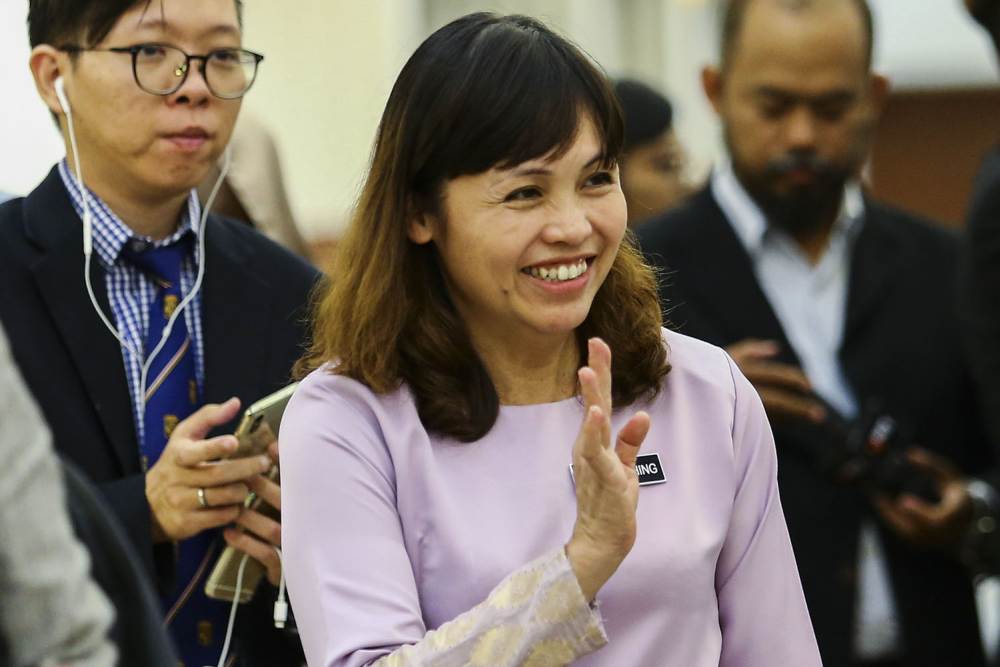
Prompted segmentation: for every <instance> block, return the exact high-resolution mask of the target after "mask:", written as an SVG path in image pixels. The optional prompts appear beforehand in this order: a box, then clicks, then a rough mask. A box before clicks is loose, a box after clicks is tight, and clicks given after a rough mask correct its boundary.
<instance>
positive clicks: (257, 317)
mask: <svg viewBox="0 0 1000 667" xmlns="http://www.w3.org/2000/svg"><path fill="white" fill-rule="evenodd" d="M206 234H207V235H206V237H205V254H206V261H207V266H206V272H205V278H204V283H203V287H202V323H203V332H204V349H205V400H206V402H212V403H214V402H222V401H224V400H226V399H227V398H229V397H230V396H238V397H239V398H240V399H241V400H242V401H243V403H244V405H247V404H249V403H250V402H252V401H255V400H257V399H258V398H260V397H262V396H264V395H266V394H268V393H270V392H272V391H274V390H276V389H278V388H280V387H282V386H283V385H285V384H287V383H288V382H289V377H290V371H291V366H292V364H293V362H294V361H295V359H296V358H297V357H298V356H299V354H300V353H301V351H302V350H301V346H302V343H303V341H304V339H305V322H306V312H305V305H306V303H307V301H308V295H309V293H310V291H311V290H312V288H313V286H314V285H315V283H316V281H317V277H318V276H317V273H316V272H315V270H314V269H312V268H311V267H309V266H308V265H307V264H305V263H304V262H303V261H302V260H301V259H299V258H298V257H296V256H294V255H292V254H291V253H289V252H287V251H285V250H284V249H282V248H280V247H279V246H277V245H275V244H274V243H272V242H270V241H268V240H267V239H265V238H264V237H263V236H260V235H259V234H257V233H256V232H254V231H253V230H252V229H250V228H249V227H247V226H246V225H243V224H241V223H238V222H235V221H231V220H226V219H222V218H215V217H209V220H208V223H207V225H206ZM82 243H83V233H82V223H81V221H80V218H79V216H77V214H76V212H75V211H74V209H73V207H72V205H71V203H70V201H69V196H68V194H67V192H66V190H65V187H64V186H63V183H62V180H61V179H60V177H59V173H58V171H57V170H56V169H53V170H52V171H51V172H50V173H49V175H48V177H47V178H46V179H45V180H44V181H43V182H42V183H41V185H39V187H38V188H37V189H36V190H35V191H34V192H32V193H31V194H30V195H29V196H28V197H27V198H24V199H15V200H11V201H8V202H5V203H4V204H0V284H2V285H3V286H4V296H3V298H2V299H0V321H2V322H3V325H4V327H5V328H6V329H7V333H8V335H9V337H10V344H11V349H12V351H13V354H14V358H15V359H16V361H17V363H18V366H19V367H20V368H21V372H22V373H23V375H24V378H25V380H26V381H27V383H28V385H29V387H30V389H31V392H32V394H33V395H34V397H35V399H36V400H37V402H38V404H39V406H40V407H41V410H42V412H43V414H44V415H45V419H46V421H47V422H48V425H49V428H50V429H51V430H52V435H53V439H54V443H55V446H56V449H57V450H58V451H59V453H60V454H61V455H62V456H63V457H65V458H66V459H68V460H69V461H71V462H72V463H73V464H75V465H76V466H77V467H78V468H79V469H80V470H81V471H83V473H84V474H85V475H86V476H87V478H88V479H89V480H91V481H92V482H93V483H94V484H95V485H96V486H97V487H98V489H99V490H100V491H101V492H102V494H103V496H104V497H105V499H106V500H107V502H108V504H109V505H110V507H111V508H112V509H113V510H114V512H115V513H116V515H117V517H118V519H119V520H120V521H121V524H122V525H123V527H124V529H125V532H126V534H127V535H128V536H129V538H130V540H131V542H132V543H133V545H134V546H135V550H136V553H137V554H138V556H139V558H140V559H141V561H142V562H143V564H144V565H145V567H146V568H147V570H148V571H149V572H150V573H151V574H152V576H153V577H154V581H155V583H156V584H157V586H158V587H159V588H160V590H161V591H162V590H165V589H170V588H172V586H173V581H172V578H173V560H172V558H173V555H172V548H171V547H170V546H169V545H161V546H160V547H157V548H156V549H154V546H153V544H152V539H151V534H152V533H151V526H150V510H149V505H148V504H147V502H146V496H145V477H144V475H143V474H142V472H141V468H140V462H139V447H138V443H137V440H136V433H135V425H134V421H133V418H132V406H131V402H130V398H129V392H128V384H127V381H126V375H125V369H124V364H123V361H122V355H121V351H120V349H119V346H118V342H117V341H116V340H115V338H114V337H113V336H112V335H111V333H110V332H108V331H107V330H106V329H105V328H104V326H103V324H102V323H101V322H100V320H99V319H98V315H97V313H96V312H95V311H94V309H93V307H92V306H91V303H90V300H89V298H88V297H87V293H86V289H85V287H84V282H83V266H84V260H83V251H82ZM91 271H92V274H91V275H92V279H93V284H94V286H95V293H96V295H97V299H98V302H99V303H100V305H101V308H102V309H103V310H104V312H105V313H106V314H107V315H108V316H109V317H110V316H111V310H110V306H109V304H108V298H107V292H106V290H104V289H101V288H100V286H102V285H104V275H103V273H104V272H103V269H102V268H101V266H100V262H98V261H96V259H95V260H94V261H92V262H91ZM233 427H234V425H232V424H230V425H227V426H225V427H223V428H221V429H219V430H218V432H220V433H221V432H232V429H233ZM261 593H262V594H259V595H257V596H255V600H257V599H259V600H260V604H259V605H256V607H251V608H250V609H247V610H244V611H243V612H241V615H240V616H238V623H237V625H238V626H246V624H247V623H250V622H252V621H253V620H254V619H253V618H251V617H252V616H254V614H255V613H256V612H255V611H254V609H257V610H258V611H259V613H266V614H267V615H268V616H269V615H270V612H269V609H268V607H269V605H267V604H264V602H265V600H264V598H267V597H270V599H271V601H272V602H273V599H274V596H273V595H268V594H267V592H266V591H261ZM119 612H121V610H119ZM237 637H238V642H242V641H246V640H255V641H256V644H257V646H255V647H253V648H252V649H249V648H245V649H244V650H245V652H241V654H242V655H244V656H248V658H249V662H248V663H247V664H260V665H268V666H269V667H270V666H271V665H275V664H293V663H292V660H293V659H294V658H290V657H289V656H291V655H293V653H290V652H289V651H290V650H291V651H293V652H295V653H299V652H300V651H301V649H300V647H298V640H297V638H295V637H289V636H288V635H286V634H284V633H279V632H276V631H273V630H272V631H271V632H270V633H267V634H262V633H261V632H260V631H259V630H255V631H254V632H240V633H239V634H238V635H237ZM238 646H239V644H238ZM245 659H247V658H245Z"/></svg>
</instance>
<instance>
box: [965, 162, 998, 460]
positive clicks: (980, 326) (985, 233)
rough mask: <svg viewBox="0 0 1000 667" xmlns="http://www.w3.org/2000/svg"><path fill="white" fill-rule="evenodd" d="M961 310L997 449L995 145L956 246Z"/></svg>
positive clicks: (992, 439)
mask: <svg viewBox="0 0 1000 667" xmlns="http://www.w3.org/2000/svg"><path fill="white" fill-rule="evenodd" d="M962 260H963V261H962V271H961V277H962V280H961V285H960V289H961V294H960V303H961V305H962V316H963V320H964V322H963V323H964V329H965V334H966V342H967V344H968V346H969V353H970V356H971V357H972V358H973V359H975V360H976V365H975V367H974V370H975V373H976V379H977V380H978V382H979V386H980V390H981V391H980V396H981V401H982V402H981V404H982V406H983V412H984V414H985V415H986V418H987V425H988V427H989V433H990V440H991V441H992V444H993V447H994V449H995V450H996V451H998V452H1000V147H998V148H995V149H994V150H993V151H992V152H991V153H990V154H989V155H987V156H986V159H985V160H983V164H982V166H981V167H980V170H979V174H978V176H977V177H976V184H975V188H974V190H973V194H972V200H971V202H970V205H969V213H968V221H967V233H966V238H965V243H963V252H962Z"/></svg>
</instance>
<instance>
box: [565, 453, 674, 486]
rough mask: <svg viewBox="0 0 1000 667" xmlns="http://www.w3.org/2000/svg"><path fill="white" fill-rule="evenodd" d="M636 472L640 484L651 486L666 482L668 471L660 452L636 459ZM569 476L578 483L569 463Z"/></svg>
mask: <svg viewBox="0 0 1000 667" xmlns="http://www.w3.org/2000/svg"><path fill="white" fill-rule="evenodd" d="M635 472H636V474H638V475H639V486H649V485H651V484H665V483H666V481H667V473H666V472H664V470H663V465H661V464H660V455H659V454H643V455H642V456H639V457H638V458H636V460H635ZM569 476H570V479H572V480H573V483H574V484H576V477H574V476H573V464H572V463H571V464H569Z"/></svg>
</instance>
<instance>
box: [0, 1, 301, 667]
mask: <svg viewBox="0 0 1000 667" xmlns="http://www.w3.org/2000/svg"><path fill="white" fill-rule="evenodd" d="M240 10H241V7H240V2H239V0H140V1H138V2H137V1H136V0H30V2H29V18H28V22H29V31H30V39H31V44H32V47H33V51H32V54H31V60H30V66H31V71H32V74H33V75H34V78H35V82H36V85H37V88H38V91H39V94H40V96H41V97H42V99H43V101H44V102H45V103H46V104H47V105H48V107H49V109H50V110H51V111H52V113H53V114H54V115H55V116H56V118H57V120H58V123H59V127H60V129H61V131H62V134H63V137H64V140H65V144H66V151H67V159H65V160H63V161H62V162H60V163H59V164H58V165H56V167H54V168H53V170H52V171H51V173H50V174H49V175H48V177H47V178H46V179H45V180H44V181H43V182H42V183H41V184H40V185H39V186H38V188H37V189H36V190H35V191H34V192H33V193H31V194H30V195H28V197H27V198H24V199H15V200H13V201H9V202H6V203H5V204H3V205H0V280H2V283H3V285H4V291H5V295H4V298H3V299H2V300H0V319H2V320H3V324H4V326H5V327H6V328H7V329H8V333H9V336H10V339H11V347H12V350H13V353H14V356H15V358H16V360H17V362H18V364H19V365H20V367H21V369H22V371H23V373H24V375H25V378H26V380H27V382H28V384H29V386H30V388H31V390H32V392H33V394H34V395H35V398H36V399H37V401H38V403H39V405H40V406H41V408H42V411H43V413H44V415H45V417H46V419H47V421H48V423H49V425H50V427H51V429H52V432H53V435H54V440H55V444H56V447H57V449H58V450H59V452H60V453H61V454H62V455H63V456H64V457H66V458H67V459H69V460H71V461H73V462H74V463H75V464H76V465H77V466H78V467H79V468H81V469H82V470H83V471H84V472H85V473H86V474H87V475H88V477H89V478H90V479H91V480H92V481H93V482H95V483H96V485H97V486H98V487H99V488H100V489H101V491H102V492H103V493H104V495H105V497H106V499H107V500H108V501H109V504H110V506H111V507H112V508H113V510H114V512H115V514H116V515H117V518H118V519H120V521H121V523H122V524H123V526H124V527H125V529H126V532H127V533H128V535H129V536H130V538H131V541H132V543H133V545H134V546H135V548H136V551H137V552H138V555H139V556H140V558H141V559H142V561H143V562H144V563H145V565H146V566H147V568H148V570H149V572H150V574H151V576H152V577H153V578H154V581H155V582H156V584H157V585H158V586H159V589H160V591H161V594H162V602H163V605H164V611H165V612H166V621H167V623H168V626H169V629H170V632H171V635H172V636H173V638H174V641H175V643H176V644H177V646H178V649H179V653H180V654H181V658H182V659H183V661H184V664H186V665H187V666H188V667H203V665H208V664H213V665H214V664H216V663H217V662H218V660H219V656H220V652H221V650H222V647H223V644H224V643H225V640H226V634H227V633H226V629H227V621H228V612H229V605H228V604H227V603H222V602H218V601H214V600H209V599H208V598H206V597H205V596H204V594H203V592H202V590H203V586H204V579H205V577H206V575H207V573H208V571H210V570H211V567H212V565H213V564H214V562H215V559H216V558H217V556H218V553H219V551H220V550H221V548H223V547H225V546H226V544H229V545H232V546H234V547H236V548H237V549H239V550H241V551H243V552H244V553H246V554H248V555H249V556H250V557H252V558H255V559H257V560H259V561H260V562H261V563H263V564H264V565H265V566H266V568H267V574H268V579H269V580H270V582H271V583H272V584H277V583H278V578H279V576H280V561H279V556H278V553H277V552H276V550H275V546H276V545H278V544H279V543H280V525H279V523H278V522H276V521H272V520H271V519H269V518H267V517H265V516H264V515H262V514H260V513H257V512H255V511H251V510H247V509H244V508H243V501H244V499H245V498H246V496H247V494H248V493H249V492H250V491H253V492H255V493H256V494H257V495H259V496H261V497H263V498H264V499H265V500H267V501H268V502H270V503H272V504H274V505H275V506H276V507H279V508H280V497H279V494H278V487H277V485H276V484H274V483H272V482H270V481H268V480H267V479H266V478H265V477H263V476H262V473H264V472H265V471H266V470H268V469H269V468H270V467H271V466H272V464H273V461H274V460H276V458H277V449H276V447H273V446H272V449H271V455H270V456H257V457H248V458H242V459H232V460H227V458H226V457H227V455H228V454H229V453H231V452H232V451H233V449H234V447H235V445H236V443H235V439H234V438H233V437H232V436H230V435H225V434H227V433H232V431H233V427H234V420H235V419H236V417H237V416H238V413H239V410H240V401H242V402H243V403H245V404H246V403H249V402H252V401H254V400H256V399H258V398H260V397H261V396H264V395H266V394H268V393H271V392H272V391H274V390H276V389H278V388H280V387H281V386H282V385H283V384H285V383H286V382H287V381H288V377H289V374H290V369H291V365H292V363H293V362H294V360H295V359H296V358H297V357H298V355H299V353H300V346H301V341H302V340H303V337H304V317H303V315H304V307H305V304H306V303H307V300H308V293H309V291H310V290H311V289H312V287H313V285H314V283H315V281H316V279H317V274H316V272H315V271H314V270H313V269H312V268H311V267H309V266H307V265H306V264H305V263H303V262H302V261H301V260H300V259H298V258H296V257H294V256H293V255H291V254H290V253H288V252H286V251H284V250H283V249H281V248H279V247H278V246H277V245H275V244H273V243H271V242H270V241H268V240H266V239H265V238H264V237H262V236H260V235H258V234H257V233H255V232H253V231H252V230H251V229H249V228H248V227H247V226H246V225H243V224H240V223H236V222H233V221H230V220H225V219H221V218H216V217H214V216H206V215H203V211H202V210H201V208H200V206H199V203H198V199H197V197H196V195H195V193H194V191H193V188H195V186H197V185H198V184H199V183H200V182H201V181H202V180H203V179H204V177H205V175H206V174H207V173H208V172H209V170H211V169H212V168H213V167H214V166H215V165H216V162H217V161H218V160H219V159H220V158H221V157H222V156H223V154H224V150H225V146H226V144H227V142H228V141H229V137H230V134H231V132H232V129H233V125H234V123H235V121H236V118H237V115H238V113H239V110H240V105H241V99H242V97H243V95H245V94H246V93H247V91H248V90H249V89H250V87H251V86H252V85H253V83H254V80H255V78H256V75H257V69H258V66H259V65H260V63H261V61H262V60H263V56H261V55H259V54H256V53H253V52H252V51H247V50H245V49H243V48H242V44H241V41H242V26H241V11H240ZM237 399H238V400H237ZM210 436H214V437H210ZM109 592H110V594H111V595H110V597H112V599H114V597H115V595H114V591H109ZM274 599H275V598H274V594H273V592H272V591H268V590H264V589H263V588H262V589H261V590H258V591H257V594H256V595H255V596H254V600H253V602H252V603H250V605H244V607H245V608H243V609H242V610H241V611H240V612H239V614H238V619H237V621H238V622H237V627H236V639H235V646H236V649H237V653H238V656H239V660H240V661H241V662H239V663H238V664H242V665H267V666H268V667H271V666H273V665H295V664H301V662H302V659H301V648H300V647H299V644H298V640H297V638H295V637H293V636H291V635H286V634H285V633H281V632H278V631H276V630H274V628H273V623H272V621H271V614H272V605H273V603H274ZM118 613H119V615H122V614H128V613H129V610H127V609H118ZM226 664H234V663H231V662H227V663H226Z"/></svg>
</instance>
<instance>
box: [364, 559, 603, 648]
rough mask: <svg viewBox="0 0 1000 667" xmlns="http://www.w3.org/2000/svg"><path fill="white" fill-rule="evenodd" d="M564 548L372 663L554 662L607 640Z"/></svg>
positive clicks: (598, 614) (597, 646) (594, 608)
mask: <svg viewBox="0 0 1000 667" xmlns="http://www.w3.org/2000/svg"><path fill="white" fill-rule="evenodd" d="M607 641H608V639H607V634H606V633H605V631H604V624H603V623H602V621H601V617H600V613H599V612H598V610H597V608H596V607H592V606H590V605H588V604H587V601H586V600H585V599H584V597H583V593H582V592H581V591H580V585H579V583H578V582H577V580H576V576H575V575H574V574H573V570H572V568H571V567H570V564H569V561H568V560H567V558H566V554H565V551H564V550H563V549H558V550H556V551H554V552H552V553H550V554H548V555H546V556H544V557H542V558H539V559H537V560H535V561H533V562H531V563H528V564H527V565H525V566H524V567H522V568H521V569H519V570H517V571H516V572H514V573H513V574H511V575H510V576H508V577H507V578H506V579H504V580H503V581H502V582H501V583H500V584H499V585H498V586H497V587H496V588H495V589H493V591H492V592H491V593H490V595H489V597H487V598H486V600H484V601H483V602H481V603H479V604H478V605H476V606H475V607H473V608H472V609H470V610H469V611H467V612H465V613H463V614H461V615H460V616H458V617H456V618H454V619H453V620H451V621H449V622H448V623H445V624H444V625H442V626H441V627H439V628H437V629H436V630H431V631H430V632H428V633H427V634H426V635H424V638H423V639H422V640H420V641H419V642H417V643H416V644H408V645H406V646H402V647H400V648H399V649H397V650H396V651H394V652H393V653H391V654H389V655H387V656H384V657H383V658H381V659H379V660H378V661H377V662H375V663H373V667H411V666H415V665H428V666H429V665H433V666H434V667H451V666H455V667H458V666H460V665H470V666H473V667H474V666H479V665H481V666H483V667H486V666H489V667H506V666H507V665H510V666H514V665H521V666H524V667H542V666H545V667H554V666H556V665H567V664H569V663H571V662H573V661H574V660H576V659H577V658H580V657H582V656H584V655H587V654H588V653H591V652H593V651H596V650H597V649H599V648H601V647H602V646H604V645H605V644H606V643H607Z"/></svg>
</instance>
